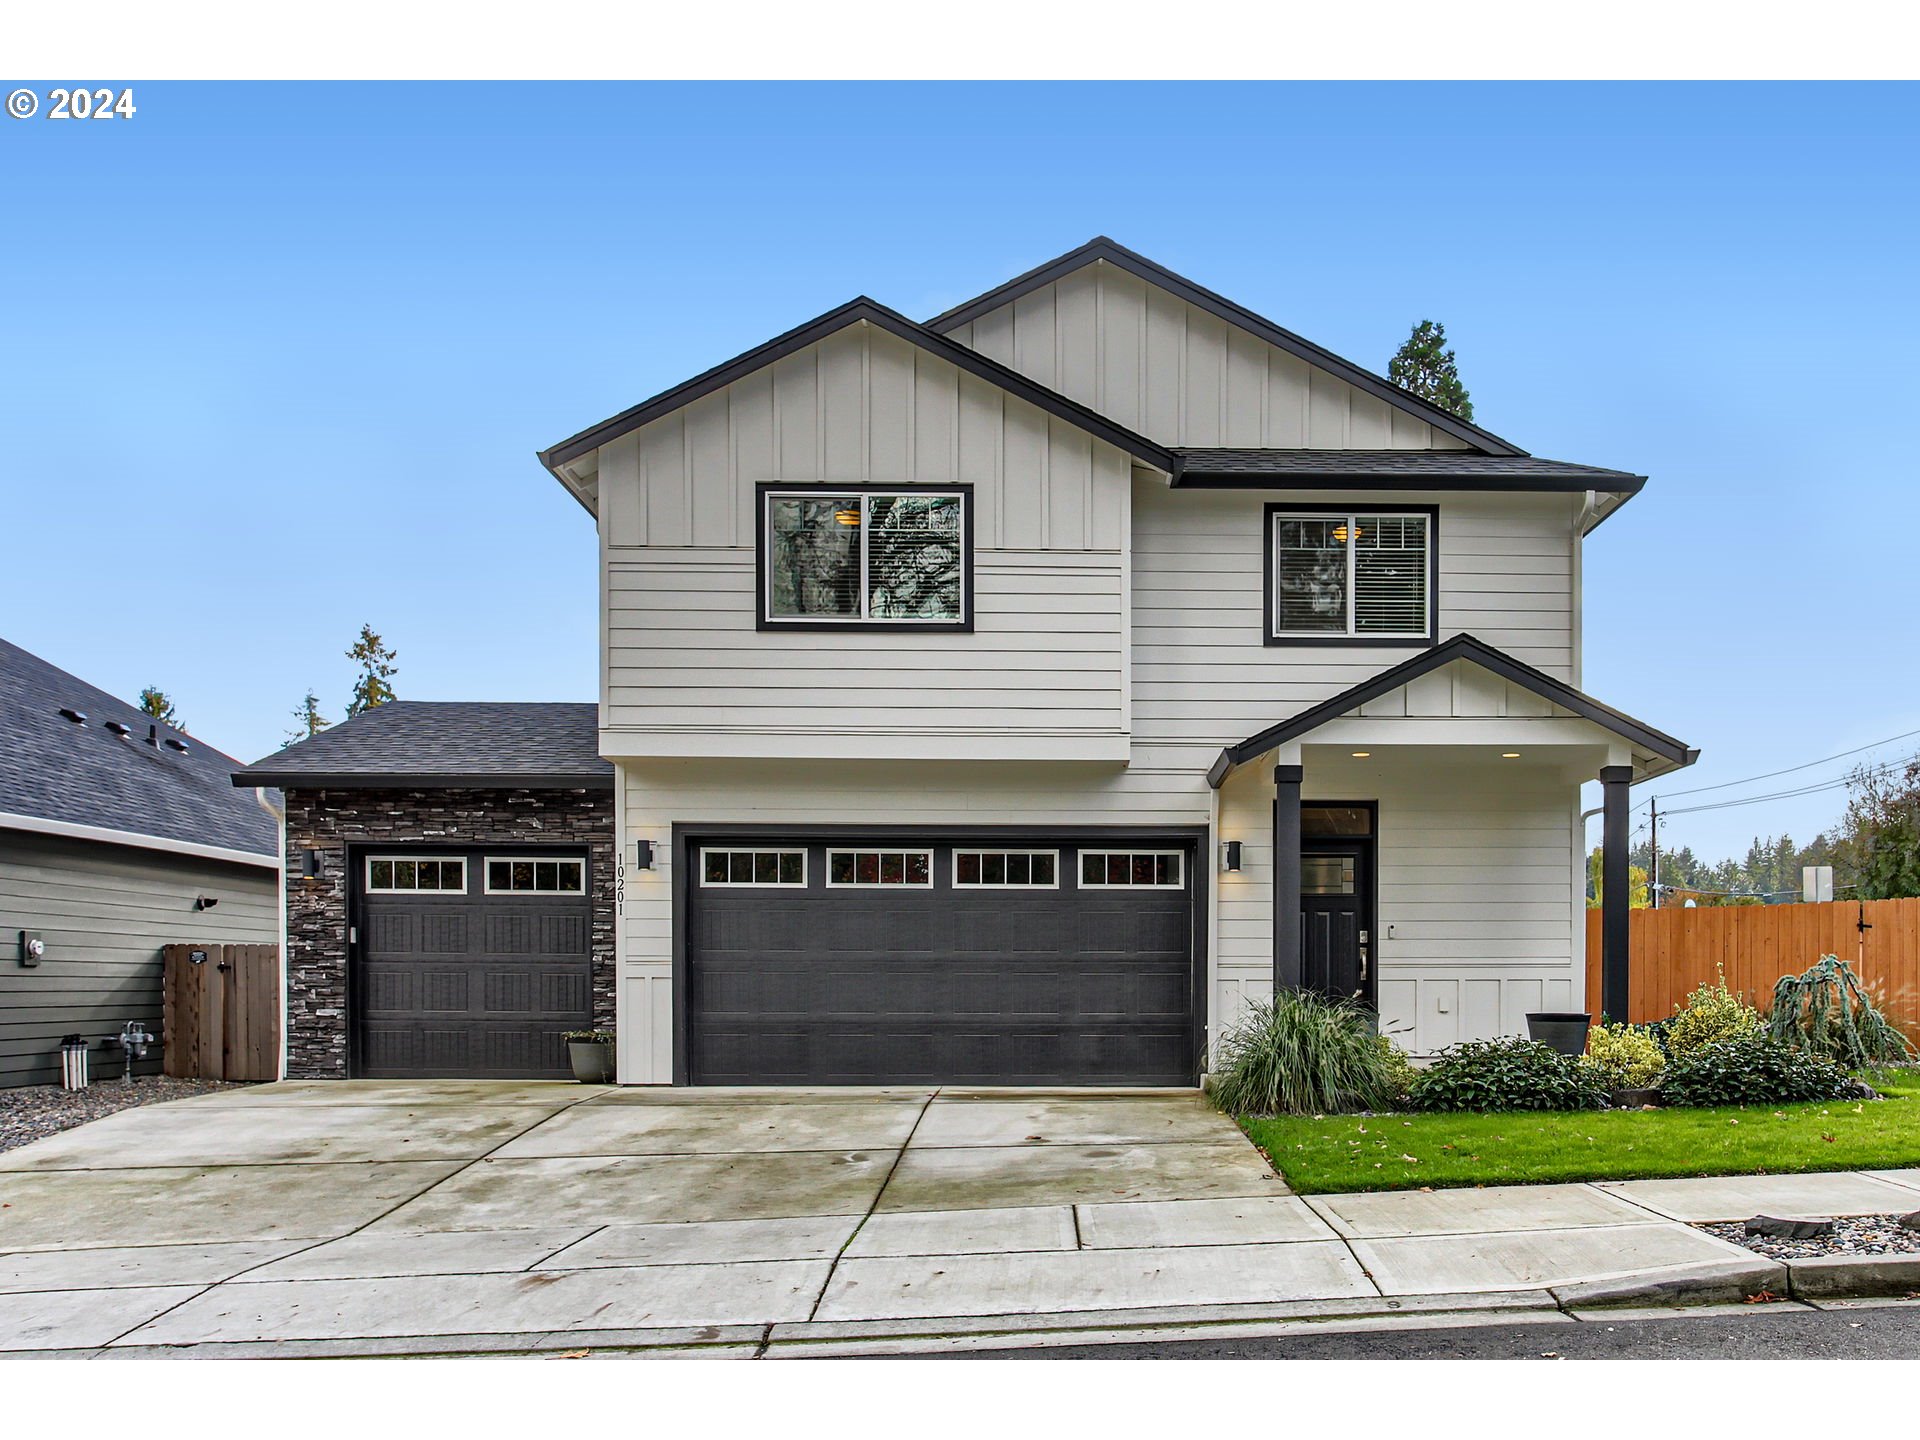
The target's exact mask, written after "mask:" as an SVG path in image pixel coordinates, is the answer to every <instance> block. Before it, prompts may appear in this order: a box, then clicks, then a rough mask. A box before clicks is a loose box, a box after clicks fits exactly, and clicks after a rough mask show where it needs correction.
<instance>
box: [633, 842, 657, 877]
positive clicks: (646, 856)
mask: <svg viewBox="0 0 1920 1440" xmlns="http://www.w3.org/2000/svg"><path fill="white" fill-rule="evenodd" d="M633 868H634V869H636V870H651V869H652V868H653V842H652V841H651V840H636V841H634V842H633Z"/></svg>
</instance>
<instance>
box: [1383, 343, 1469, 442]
mask: <svg viewBox="0 0 1920 1440" xmlns="http://www.w3.org/2000/svg"><path fill="white" fill-rule="evenodd" d="M1387 378H1388V379H1389V380H1391V381H1393V383H1394V384H1396V385H1398V386H1399V387H1400V388H1401V389H1402V390H1408V391H1411V392H1412V393H1413V394H1415V395H1418V396H1419V397H1420V398H1421V399H1422V400H1430V401H1432V402H1433V403H1434V404H1435V405H1438V406H1439V407H1440V408H1441V409H1442V410H1445V411H1447V412H1448V413H1449V414H1453V415H1458V416H1459V417H1460V418H1461V419H1462V420H1471V419H1473V401H1472V400H1471V399H1470V398H1469V397H1468V395H1467V387H1466V386H1465V385H1462V384H1461V383H1460V367H1459V366H1458V365H1457V364H1455V363H1454V358H1453V351H1452V350H1450V349H1448V348H1447V327H1446V326H1444V325H1439V324H1436V323H1435V322H1433V321H1432V320H1422V321H1421V322H1420V323H1419V324H1418V325H1416V326H1414V327H1413V333H1412V334H1411V335H1409V336H1407V340H1406V343H1405V344H1404V345H1402V346H1401V347H1400V348H1399V349H1398V350H1396V351H1395V352H1394V355H1393V359H1391V360H1389V361H1388V362H1387Z"/></svg>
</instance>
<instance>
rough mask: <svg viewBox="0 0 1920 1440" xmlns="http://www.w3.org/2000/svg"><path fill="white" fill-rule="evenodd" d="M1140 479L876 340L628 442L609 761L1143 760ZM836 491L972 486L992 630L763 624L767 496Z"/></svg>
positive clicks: (1061, 431) (998, 395)
mask: <svg viewBox="0 0 1920 1440" xmlns="http://www.w3.org/2000/svg"><path fill="white" fill-rule="evenodd" d="M1131 475H1132V461H1131V458H1130V457H1129V456H1127V455H1126V454H1124V453H1123V452H1121V451H1119V450H1117V449H1115V448H1114V447H1113V446H1111V445H1108V444H1106V443H1105V442H1103V441H1099V440H1096V439H1094V438H1093V437H1091V436H1089V435H1088V434H1086V433H1085V432H1084V431H1081V430H1079V429H1077V428H1076V427H1074V426H1072V425H1069V424H1066V423H1065V422H1062V421H1060V420H1058V419H1055V418H1053V417H1051V416H1049V415H1047V414H1046V413H1045V412H1044V411H1041V410H1039V409H1037V408H1035V407H1033V406H1031V405H1028V404H1027V403H1025V402H1024V401H1021V400H1018V399H1016V398H1014V397H1012V396H1009V395H1007V394H1006V393H1005V392H1004V391H1002V390H1001V389H1000V388H998V387H997V386H994V385H991V384H988V383H987V382H985V381H982V380H979V379H977V378H976V377H974V376H971V375H968V374H966V373H964V372H962V371H961V370H960V369H959V368H958V367H957V366H955V365H953V364H951V363H950V362H948V361H945V360H942V359H940V358H938V357H936V356H933V355H931V354H928V353H927V352H925V351H923V350H921V349H920V348H919V347H917V346H914V345H911V344H908V343H907V342H905V341H903V340H900V339H898V338H897V337H894V336H892V335H889V334H886V333H885V332H883V331H878V330H875V329H872V328H871V327H868V326H866V325H855V326H850V327H849V328H847V329H846V330H843V331H840V332H837V333H836V334H834V335H831V336H829V337H827V338H825V339H823V340H821V341H819V342H818V343H817V344H814V345H812V346H809V347H807V348H806V349H804V350H801V351H798V352H796V353H795V354H793V355H790V356H787V357H785V358H784V359H782V360H779V361H777V362H775V363H774V364H773V365H771V366H769V367H767V368H765V369H763V370H761V371H758V372H756V373H754V374H752V375H749V376H746V377H744V378H742V379H740V380H738V381H735V382H734V383H733V384H732V385H729V386H727V387H725V388H724V389H722V390H719V391H716V392H715V393H714V394H712V395H709V396H706V397H704V398H703V399H701V400H698V401H696V402H694V403H693V404H691V405H688V406H686V407H685V408H684V409H682V410H679V411H676V412H675V413H674V414H672V415H669V416H666V417H664V418H662V419H660V420H657V421H655V422H653V423H652V424H650V425H647V426H645V427H643V428H642V429H640V430H638V431H636V432H634V433H633V434H631V435H627V436H623V437H622V438H621V439H619V440H616V441H613V442H611V443H609V444H608V445H606V446H605V447H603V448H602V450H601V453H600V461H599V503H600V524H601V543H602V553H603V570H604V574H603V585H604V597H603V623H604V627H605V634H604V637H603V643H604V646H605V654H604V661H605V663H604V668H603V686H604V693H603V697H602V699H603V717H602V724H603V731H604V732H605V735H606V740H607V748H608V753H610V754H635V755H647V754H672V753H684V752H685V751H686V750H687V749H692V750H694V751H696V752H698V751H700V750H704V751H705V753H714V752H715V751H716V750H720V751H724V750H725V749H726V737H729V736H733V737H746V736H753V735H759V736H781V737H787V740H786V742H785V743H784V744H783V745H782V746H780V747H778V749H777V750H775V751H771V752H769V753H789V754H793V755H807V754H812V755H830V754H837V753H841V751H842V749H843V747H844V743H845V742H846V741H847V740H848V739H849V738H856V737H867V738H868V739H869V740H871V741H872V742H873V743H876V744H880V745H882V748H883V749H884V743H885V741H886V740H887V739H888V737H897V738H902V739H905V740H906V741H908V742H910V743H909V745H908V746H906V747H904V748H901V749H899V750H898V751H897V753H902V754H929V755H931V754H941V753H963V754H976V755H980V756H990V755H1001V756H1005V755H1009V754H1011V755H1030V756H1032V757H1034V758H1040V757H1046V758H1057V759H1105V760H1119V759H1124V758H1125V743H1126V740H1125V737H1126V734H1127V729H1128V716H1127V713H1126V696H1127V685H1126V670H1127V664H1128V646H1127V624H1128V606H1127V603H1126V595H1127V557H1126V537H1127V534H1128V531H1129V527H1130V517H1129V513H1128V512H1129V508H1130V504H1131V497H1132V486H1131ZM836 481H845V482H857V483H871V484H887V483H896V482H897V483H901V484H909V485H951V484H966V485H970V486H972V487H973V492H972V493H973V507H974V509H973V527H974V563H973V585H974V628H973V631H972V633H970V634H958V633H956V634H951V635H944V634H938V633H934V634H927V633H918V634H902V633H897V632H896V633H891V634H890V633H888V632H887V631H886V630H885V629H884V628H877V627H862V628H858V629H853V630H850V631H849V632H848V633H846V634H838V633H823V632H819V631H792V630H789V631H767V632H762V631H760V630H758V629H757V620H758V605H759V596H758V594H757V593H756V588H755V587H756V556H755V553H754V544H755V519H756V517H755V504H756V486H757V485H758V484H760V483H762V482H788V483H795V484H809V485H810V484H816V483H832V482H836ZM673 737H679V739H678V742H677V744H678V747H679V748H676V741H675V740H674V738H673ZM969 740H971V741H973V742H975V743H974V744H973V745H972V746H971V747H970V746H969V744H968V742H969ZM751 750H752V747H751V746H750V745H746V744H744V743H743V744H742V745H741V746H740V748H739V750H738V751H736V753H751Z"/></svg>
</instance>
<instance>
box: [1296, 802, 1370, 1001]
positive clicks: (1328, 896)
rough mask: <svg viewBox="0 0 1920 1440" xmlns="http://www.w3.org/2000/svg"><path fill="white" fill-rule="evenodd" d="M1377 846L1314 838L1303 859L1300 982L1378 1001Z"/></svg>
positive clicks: (1306, 986)
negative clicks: (1375, 991) (1375, 955)
mask: <svg viewBox="0 0 1920 1440" xmlns="http://www.w3.org/2000/svg"><path fill="white" fill-rule="evenodd" d="M1372 872H1373V846H1372V844H1371V842H1368V841H1364V840H1350V841H1329V840H1321V841H1311V842H1308V843H1307V844H1306V845H1304V846H1303V847H1302V853H1301V857H1300V930H1301V936H1300V970H1301V977H1300V984H1301V988H1302V989H1306V990H1317V991H1319V992H1320V993H1321V994H1323V995H1332V996H1344V997H1348V998H1352V999H1358V1000H1361V1001H1364V1002H1365V1003H1367V1004H1372V1003H1373V965H1372V952H1373V936H1372V933H1371V931H1370V929H1369V927H1370V926H1371V924H1372V919H1371V916H1372V910H1373V873H1372Z"/></svg>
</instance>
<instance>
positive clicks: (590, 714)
mask: <svg viewBox="0 0 1920 1440" xmlns="http://www.w3.org/2000/svg"><path fill="white" fill-rule="evenodd" d="M599 724H600V709H599V706H597V705H594V704H591V703H587V704H576V703H573V702H570V701H556V702H544V701H534V702H528V701H492V700H474V701H467V700H393V701H389V702H388V703H387V704H385V705H377V706H375V707H374V708H373V709H371V710H366V711H363V712H361V713H360V714H358V715H356V716H354V717H353V718H352V719H351V720H346V721H343V722H342V723H340V724H338V725H335V726H333V727H332V728H331V729H329V730H322V731H321V732H320V733H319V734H318V735H315V736H313V737H312V738H311V739H308V740H302V741H300V742H299V743H298V744H294V745H289V746H288V747H287V748H286V749H284V750H282V751H280V752H279V753H278V754H274V755H269V756H268V757H267V758H266V759H264V760H261V761H259V762H257V763H255V764H253V765H249V766H246V767H245V768H244V769H240V770H238V771H236V772H235V773H234V775H233V784H235V785H278V786H280V787H281V788H282V789H286V790H315V789H322V788H335V789H342V788H353V789H385V790H390V789H412V788H414V787H421V786H425V787H435V788H439V787H449V786H463V787H506V788H516V789H517V788H526V789H545V790H551V789H568V790H573V789H602V790H606V789H611V788H613V766H612V765H610V764H609V763H608V762H607V761H605V760H603V759H601V758H600V734H599Z"/></svg>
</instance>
